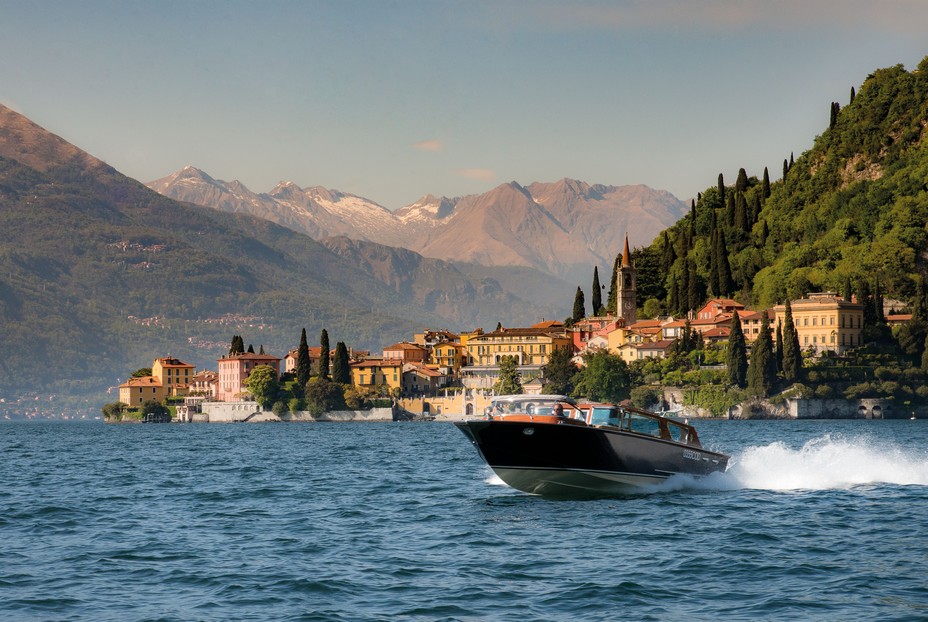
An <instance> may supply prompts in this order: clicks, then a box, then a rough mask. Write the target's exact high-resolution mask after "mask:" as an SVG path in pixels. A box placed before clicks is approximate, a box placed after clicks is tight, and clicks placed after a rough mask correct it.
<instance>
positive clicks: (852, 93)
mask: <svg viewBox="0 0 928 622" xmlns="http://www.w3.org/2000/svg"><path fill="white" fill-rule="evenodd" d="M855 97H857V92H856V91H855V90H854V87H853V86H852V87H851V101H849V102H848V104H853V103H854V98H855Z"/></svg>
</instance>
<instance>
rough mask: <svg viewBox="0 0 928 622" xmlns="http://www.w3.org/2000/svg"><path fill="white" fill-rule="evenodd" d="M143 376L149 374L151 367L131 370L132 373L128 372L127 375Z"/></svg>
mask: <svg viewBox="0 0 928 622" xmlns="http://www.w3.org/2000/svg"><path fill="white" fill-rule="evenodd" d="M145 376H151V367H143V368H141V369H136V370H135V371H134V372H132V374H130V376H129V377H130V378H144V377H145Z"/></svg>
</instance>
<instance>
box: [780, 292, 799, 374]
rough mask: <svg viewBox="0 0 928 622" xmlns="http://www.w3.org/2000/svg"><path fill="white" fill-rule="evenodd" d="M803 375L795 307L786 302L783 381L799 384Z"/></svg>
mask: <svg viewBox="0 0 928 622" xmlns="http://www.w3.org/2000/svg"><path fill="white" fill-rule="evenodd" d="M801 373H802V351H801V350H800V349H799V334H798V333H797V332H796V326H795V324H793V307H792V305H791V304H790V302H789V299H787V300H786V317H785V320H784V323H783V379H784V380H786V382H788V383H789V384H793V383H794V382H799V377H800V374H801Z"/></svg>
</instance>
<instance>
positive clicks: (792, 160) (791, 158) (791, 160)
mask: <svg viewBox="0 0 928 622" xmlns="http://www.w3.org/2000/svg"><path fill="white" fill-rule="evenodd" d="M795 163H796V160H794V159H793V152H792V151H790V152H789V167H790V168H793V164H795Z"/></svg>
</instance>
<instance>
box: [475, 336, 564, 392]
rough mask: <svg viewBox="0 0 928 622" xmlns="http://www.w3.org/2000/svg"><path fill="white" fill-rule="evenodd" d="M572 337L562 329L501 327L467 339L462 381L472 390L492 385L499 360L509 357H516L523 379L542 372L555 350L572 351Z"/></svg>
mask: <svg viewBox="0 0 928 622" xmlns="http://www.w3.org/2000/svg"><path fill="white" fill-rule="evenodd" d="M572 345H573V339H572V337H571V335H570V334H569V333H567V331H565V330H564V329H563V328H501V329H500V330H496V331H493V332H492V333H486V334H482V335H475V336H472V337H469V338H468V339H467V346H466V347H467V359H468V364H467V366H466V367H462V368H461V380H462V381H463V384H464V386H466V387H468V388H471V389H488V388H491V387H492V386H493V385H494V384H495V383H496V380H497V379H498V378H499V362H500V361H501V360H502V359H503V357H506V356H512V357H514V358H515V359H516V364H517V365H518V366H519V372H520V373H521V374H522V381H523V382H529V381H531V380H532V379H534V378H537V377H539V376H540V375H541V369H542V367H544V366H545V365H546V364H547V363H548V357H549V356H551V353H552V352H554V351H555V350H559V349H566V350H572V349H573V348H572Z"/></svg>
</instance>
